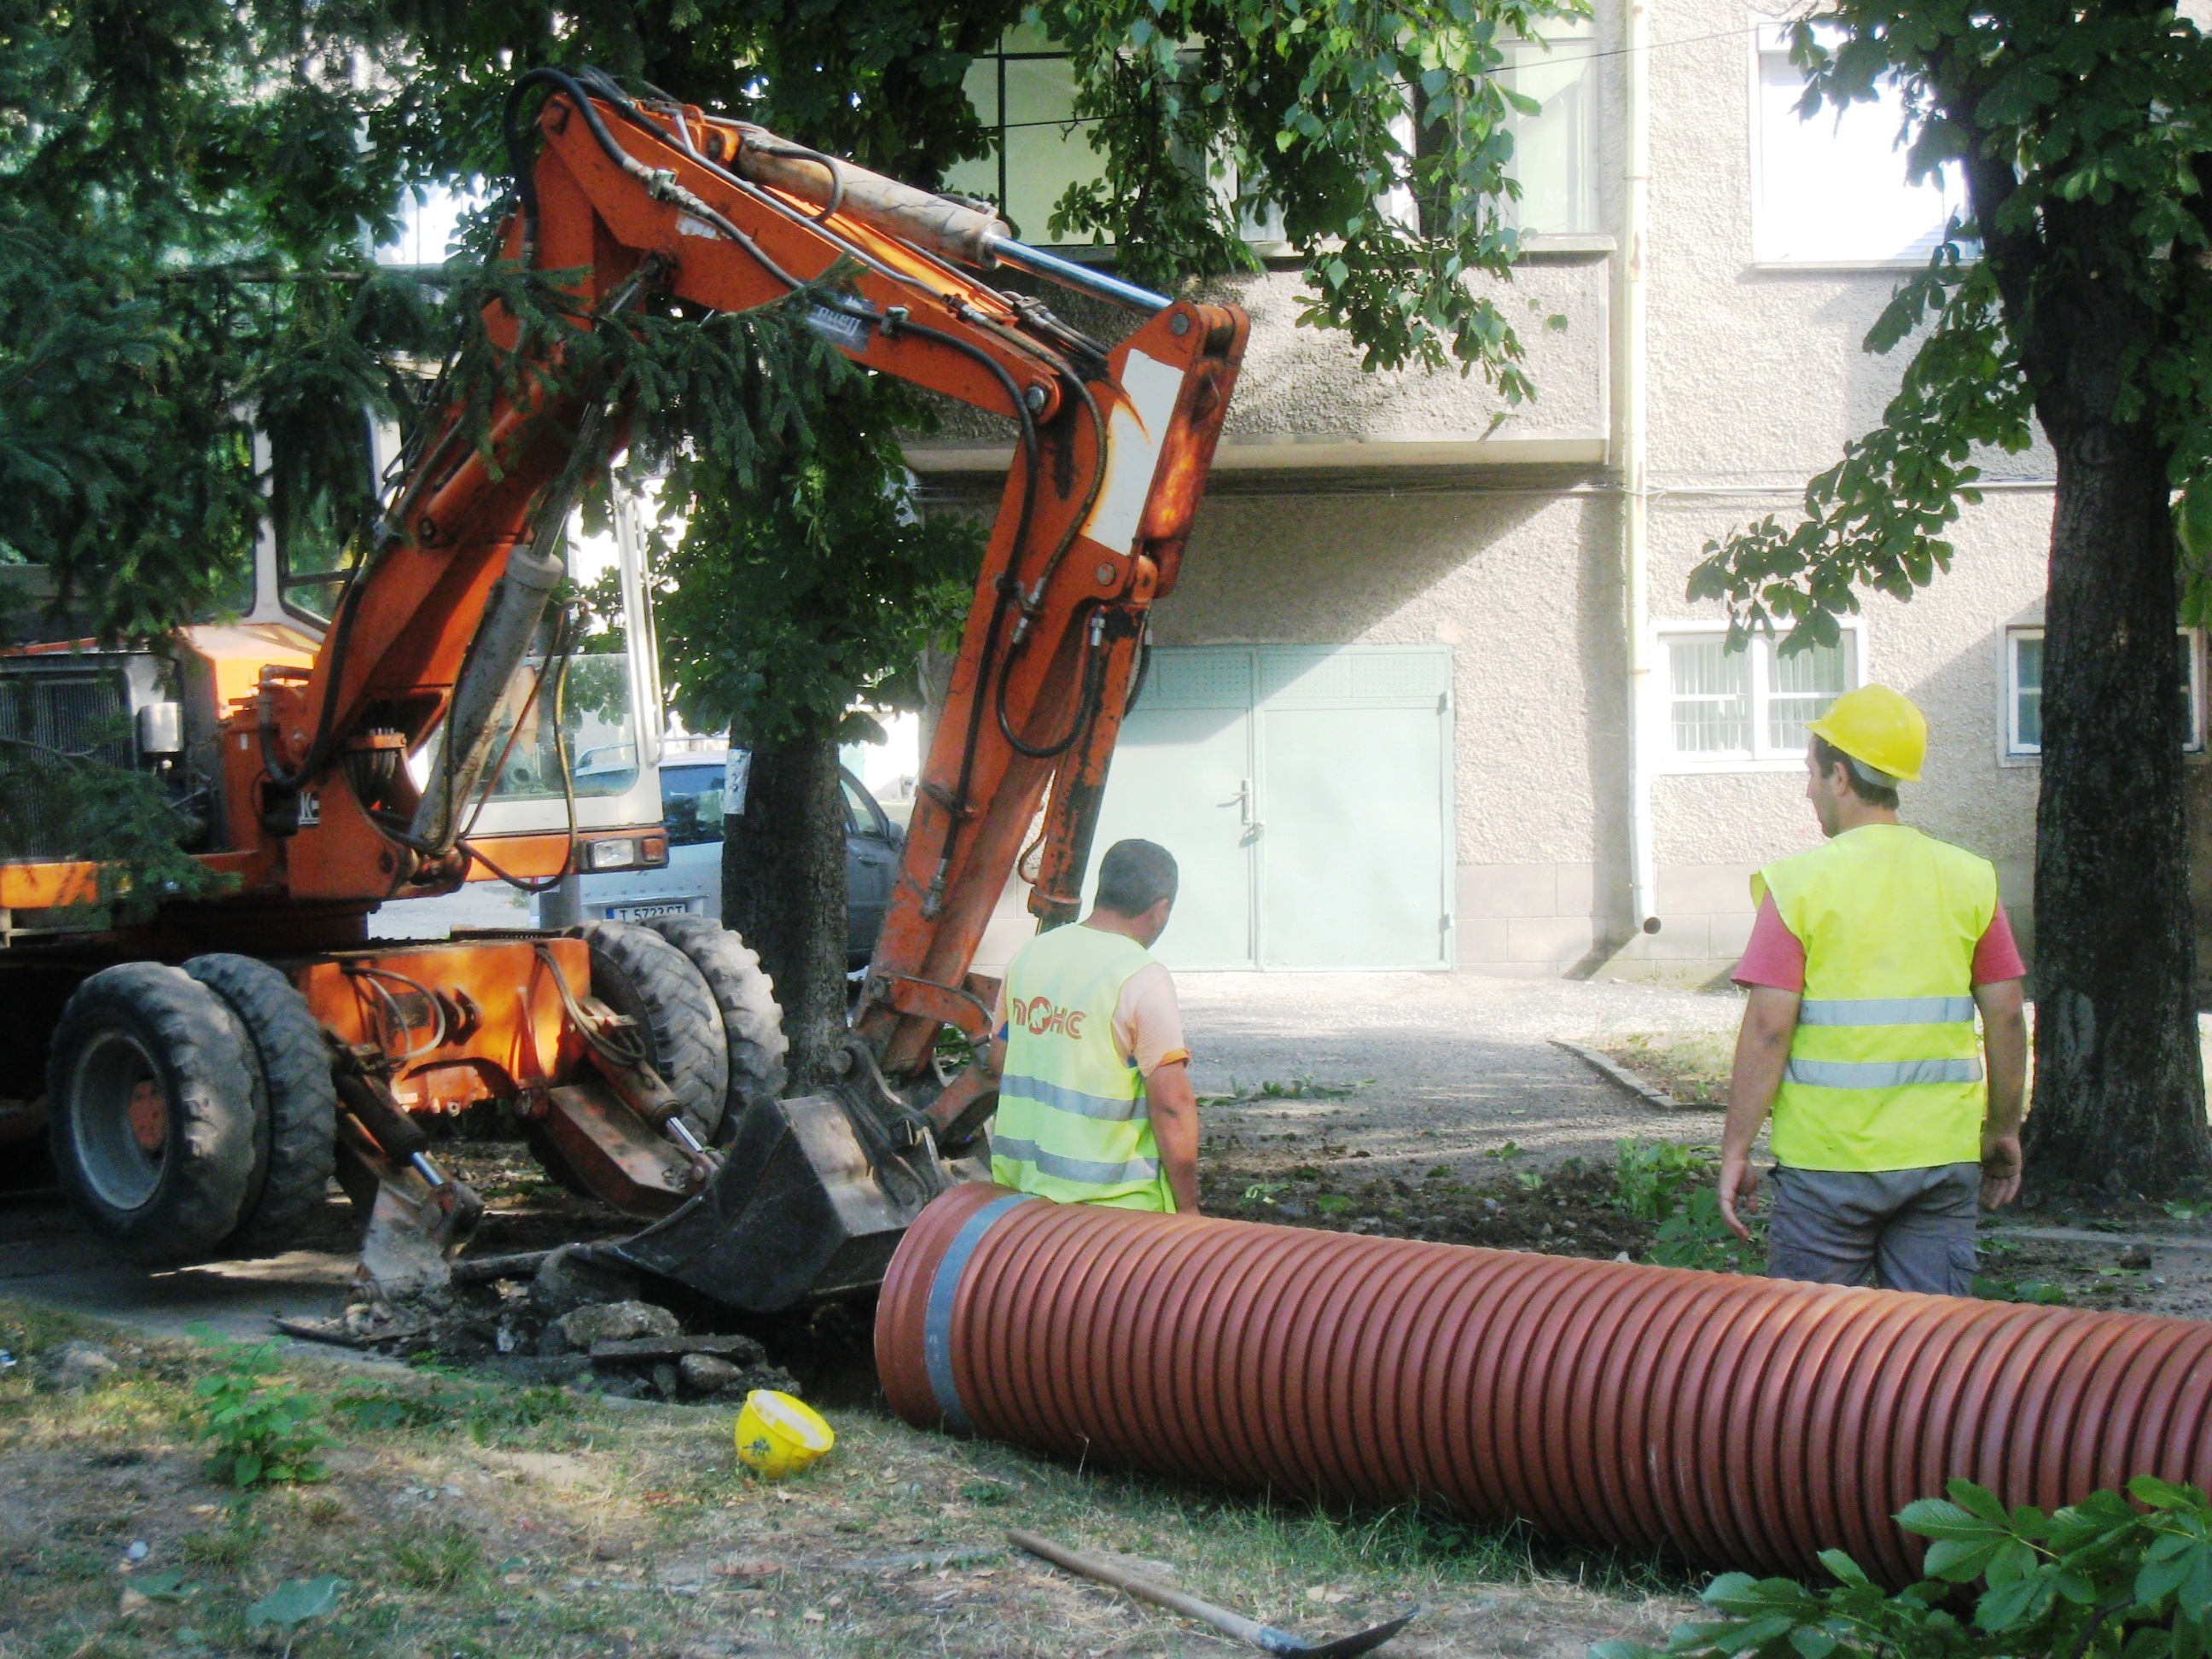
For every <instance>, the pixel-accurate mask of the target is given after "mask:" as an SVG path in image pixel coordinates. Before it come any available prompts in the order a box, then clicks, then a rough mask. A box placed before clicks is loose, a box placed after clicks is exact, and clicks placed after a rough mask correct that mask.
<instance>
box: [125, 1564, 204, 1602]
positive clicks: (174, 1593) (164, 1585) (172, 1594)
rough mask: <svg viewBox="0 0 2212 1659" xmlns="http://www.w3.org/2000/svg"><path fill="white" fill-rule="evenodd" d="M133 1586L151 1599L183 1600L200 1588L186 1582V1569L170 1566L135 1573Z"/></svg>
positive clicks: (132, 1579) (132, 1581) (132, 1587)
mask: <svg viewBox="0 0 2212 1659" xmlns="http://www.w3.org/2000/svg"><path fill="white" fill-rule="evenodd" d="M130 1582H131V1589H134V1590H136V1591H137V1592H138V1594H139V1595H143V1596H144V1597H146V1599H147V1600H148V1601H183V1600H184V1599H185V1597H186V1596H188V1595H191V1593H192V1592H193V1591H194V1590H196V1589H198V1588H199V1586H198V1585H197V1584H188V1583H185V1573H184V1569H183V1568H181V1567H168V1568H165V1569H164V1570H163V1571H160V1572H149V1573H141V1574H137V1575H135V1576H134V1577H132V1578H131V1581H130Z"/></svg>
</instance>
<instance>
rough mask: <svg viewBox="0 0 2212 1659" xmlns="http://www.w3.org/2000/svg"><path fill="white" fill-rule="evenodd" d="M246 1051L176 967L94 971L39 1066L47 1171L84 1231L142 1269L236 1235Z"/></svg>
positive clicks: (241, 1204) (132, 965)
mask: <svg viewBox="0 0 2212 1659" xmlns="http://www.w3.org/2000/svg"><path fill="white" fill-rule="evenodd" d="M254 1081H255V1079H254V1064H253V1058H252V1043H251V1042H250V1041H249V1040H248V1038H247V1037H246V1031H245V1028H244V1027H243V1026H241V1025H240V1023H239V1020H238V1017H237V1016H236V1015H235V1014H234V1013H232V1012H231V1011H230V1008H229V1006H228V1004H227V1003H225V1002H224V1001H223V1000H222V998H221V997H219V996H217V995H216V994H215V993H214V992H213V991H210V989H208V987H206V986H204V985H202V984H201V983H199V981H197V980H195V979H193V978H192V977H191V975H188V974H186V973H185V971H184V970H183V969H179V968H169V967H164V966H163V965H162V964H161V963H154V962H126V963H118V964H117V965H116V966H114V967H112V968H103V969H100V971H99V972H98V973H96V974H94V975H92V976H91V977H90V978H88V979H87V980H86V981H84V982H83V983H82V985H80V986H78V987H77V988H76V994H75V995H73V996H71V997H70V1000H69V1005H68V1006H66V1007H65V1008H64V1009H63V1010H62V1017H61V1023H60V1024H59V1025H58V1026H57V1027H56V1028H55V1030H54V1037H53V1048H52V1054H51V1056H50V1058H49V1060H48V1061H47V1067H46V1098H47V1106H48V1110H49V1112H50V1113H51V1115H52V1126H51V1128H50V1131H49V1133H51V1135H52V1144H53V1153H54V1170H55V1173H56V1174H57V1176H59V1178H60V1180H61V1183H62V1188H63V1190H64V1192H66V1193H67V1194H69V1195H70V1199H71V1200H73V1201H74V1202H75V1203H76V1206H77V1207H78V1208H79V1209H80V1210H82V1212H84V1214H85V1215H86V1216H87V1218H89V1219H90V1220H91V1222H92V1224H93V1225H94V1226H95V1227H96V1228H98V1229H99V1230H100V1231H101V1232H102V1233H104V1234H106V1236H107V1237H110V1238H112V1239H113V1240H114V1241H115V1242H116V1243H118V1244H120V1245H122V1246H123V1248H124V1249H126V1250H128V1251H129V1252H130V1253H131V1255H134V1256H136V1257H137V1259H138V1260H139V1261H143V1262H146V1263H148V1264H149V1265H161V1264H167V1263H173V1262H179V1261H191V1260H193V1259H194V1258H197V1257H202V1256H204V1255H207V1254H208V1253H209V1252H210V1250H212V1249H214V1248H215V1247H216V1245H218V1244H220V1243H222V1241H223V1240H224V1239H225V1238H228V1237H229V1236H230V1234H231V1231H232V1230H233V1229H234V1228H235V1227H236V1226H237V1225H238V1221H239V1217H240V1213H241V1212H243V1211H244V1209H245V1207H246V1194H247V1191H248V1189H249V1188H251V1186H252V1181H253V1168H254V1163H255V1139H256V1137H255V1133H254V1130H255V1122H254V1120H255V1116H256V1110H257V1103H256V1102H255V1099H254Z"/></svg>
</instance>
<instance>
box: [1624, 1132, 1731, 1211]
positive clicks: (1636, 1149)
mask: <svg viewBox="0 0 2212 1659" xmlns="http://www.w3.org/2000/svg"><path fill="white" fill-rule="evenodd" d="M1712 1164H1713V1155H1712V1152H1711V1151H1710V1150H1709V1149H1708V1148H1705V1147H1703V1146H1684V1145H1683V1144H1682V1143H1681V1142H1680V1141H1675V1140H1655V1141H1650V1142H1643V1141H1635V1140H1619V1141H1615V1142H1614V1143H1613V1186H1614V1188H1615V1191H1614V1194H1613V1207H1614V1208H1615V1209H1618V1210H1621V1211H1624V1212H1626V1213H1627V1214H1629V1215H1632V1216H1634V1217H1635V1218H1637V1219H1638V1221H1653V1222H1659V1221H1664V1220H1666V1219H1667V1218H1668V1217H1669V1216H1671V1215H1673V1214H1674V1212H1675V1210H1676V1209H1678V1208H1679V1207H1680V1205H1681V1202H1682V1194H1683V1193H1684V1191H1685V1190H1686V1189H1687V1188H1690V1187H1692V1186H1694V1185H1695V1184H1696V1183H1697V1182H1698V1181H1699V1178H1700V1177H1701V1176H1704V1175H1705V1171H1706V1170H1710V1169H1711V1167H1712Z"/></svg>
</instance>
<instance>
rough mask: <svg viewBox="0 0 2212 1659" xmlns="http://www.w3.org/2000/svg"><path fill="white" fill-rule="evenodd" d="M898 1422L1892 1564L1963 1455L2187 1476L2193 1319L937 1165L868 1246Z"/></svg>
mask: <svg viewBox="0 0 2212 1659" xmlns="http://www.w3.org/2000/svg"><path fill="white" fill-rule="evenodd" d="M876 1358H877V1364H878V1369H879V1370H880V1371H881V1374H882V1377H883V1383H884V1390H885V1392H886V1393H887V1394H888V1395H889V1396H890V1403H891V1406H892V1407H893V1408H894V1409H895V1410H896V1411H897V1412H898V1413H899V1414H900V1415H901V1416H902V1417H903V1418H905V1419H907V1421H908V1422H909V1423H914V1424H917V1425H936V1424H937V1423H939V1422H940V1421H942V1422H945V1423H946V1424H948V1425H951V1427H953V1428H956V1429H959V1430H963V1431H968V1432H972V1433H975V1434H980V1435H983V1436H987V1437H991V1438H994V1439H1001V1440H1008V1441H1012V1442H1014V1443H1018V1444H1020V1445H1024V1446H1029V1447H1032V1448H1034V1449H1036V1450H1039V1451H1044V1452H1051V1453H1057V1454H1060V1455H1066V1456H1074V1455H1087V1456H1089V1457H1090V1458H1091V1459H1092V1460H1093V1461H1097V1460H1100V1459H1103V1460H1106V1461H1109V1462H1116V1463H1120V1464H1122V1465H1125V1466H1130V1467H1134V1468H1142V1469H1148V1470H1151V1471H1152V1472H1154V1473H1156V1474H1165V1475H1172V1476H1177V1477H1182V1478H1186V1479H1192V1480H1203V1481H1208V1482H1214V1483H1218V1484H1220V1485H1223V1486H1230V1487H1233V1488H1238V1489H1243V1490H1247V1491H1260V1490H1272V1491H1273V1492H1280V1493H1286V1494H1298V1495H1302V1496H1307V1497H1315V1498H1338V1499H1349V1500H1353V1501H1357V1502H1361V1503H1369V1504H1387V1503H1395V1502H1400V1501H1402V1500H1405V1499H1407V1498H1413V1497H1416V1496H1422V1495H1426V1496H1433V1497H1437V1498H1442V1499H1443V1500H1444V1501H1446V1502H1447V1503H1449V1504H1451V1505H1452V1506H1453V1507H1454V1508H1455V1509H1457V1510H1459V1511H1461V1512H1462V1513H1463V1514H1466V1515H1468V1516H1472V1517H1474V1518H1478V1519H1481V1520H1486V1521H1491V1522H1498V1521H1503V1520H1504V1519H1506V1518H1507V1517H1509V1516H1526V1517H1528V1519H1529V1520H1530V1521H1533V1522H1535V1523H1536V1524H1538V1525H1539V1526H1541V1527H1542V1528H1546V1529H1547V1531H1549V1532H1551V1533H1552V1534H1555V1535H1557V1536H1559V1537H1562V1538H1567V1539H1573V1540H1577V1541H1582V1542H1585V1543H1589V1544H1622V1545H1627V1546H1630V1547H1650V1546H1655V1545H1658V1544H1662V1543H1667V1544H1671V1545H1673V1546H1674V1547H1676V1548H1677V1549H1679V1550H1680V1551H1681V1552H1683V1553H1686V1554H1687V1555H1689V1556H1690V1557H1692V1559H1697V1560H1699V1561H1702V1562H1705V1563H1708V1564H1710V1565H1717V1566H1718V1565H1725V1566H1730V1567H1738V1568H1743V1569H1747V1570H1751V1571H1787V1572H1796V1573H1806V1572H1810V1571H1816V1570H1817V1569H1816V1565H1815V1563H1814V1554H1815V1553H1816V1552H1818V1551H1820V1550H1822V1549H1826V1548H1834V1547H1840V1548H1843V1549H1845V1550H1848V1551H1850V1553H1851V1554H1852V1555H1853V1556H1855V1557H1857V1559H1858V1560H1859V1561H1860V1562H1861V1564H1862V1565H1864V1566H1866V1567H1867V1569H1868V1570H1869V1571H1871V1572H1875V1573H1876V1574H1878V1575H1880V1576H1882V1577H1887V1579H1889V1580H1890V1581H1891V1582H1893V1583H1904V1582H1907V1581H1909V1580H1910V1579H1911V1578H1912V1577H1914V1576H1915V1573H1914V1568H1915V1566H1916V1565H1917V1561H1918V1559H1919V1553H1920V1546H1919V1544H1918V1542H1917V1541H1915V1540H1913V1539H1911V1538H1910V1537H1908V1536H1907V1535H1906V1534H1904V1533H1902V1532H1901V1531H1899V1529H1898V1528H1897V1527H1896V1526H1895V1525H1894V1524H1893V1522H1892V1521H1891V1518H1890V1517H1891V1516H1893V1515H1894V1514H1895V1513H1896V1512H1897V1511H1898V1510H1900V1509H1902V1508H1903V1507H1904V1506H1905V1504H1907V1503H1909V1502H1911V1500H1912V1499H1913V1498H1922V1497H1928V1496H1931V1495H1936V1494H1940V1493H1941V1492H1942V1490H1943V1483H1944V1481H1945V1480H1947V1479H1948V1478H1949V1477H1951V1476H1954V1475H1965V1476H1966V1477H1967V1478H1968V1479H1969V1480H1975V1481H1978V1482H1979V1483H1980V1484H1981V1485H1983V1486H1987V1487H1989V1488H1990V1489H1991V1490H1992V1491H1994V1492H1996V1493H1997V1494H1998V1495H1999V1496H2000V1497H2002V1498H2003V1499H2004V1500H2005V1501H2006V1502H2007V1503H2008V1504H2021V1503H2027V1504H2038V1505H2039V1506H2041V1507H2042V1508H2044V1509H2045V1510H2049V1509H2052V1508H2055V1507H2057V1506H2058V1505H2059V1504H2064V1503H2068V1502H2071V1501H2074V1500H2076V1499H2078V1498H2081V1497H2083V1496H2085V1495H2086V1494H2087V1493H2088V1492H2092V1491H2093V1490H2094V1489H2096V1488H2097V1487H2100V1486H2117V1485H2118V1484H2120V1483H2121V1482H2123V1481H2124V1480H2126V1479H2127V1478H2128V1477H2130V1476H2131V1475H2135V1474H2156V1475H2160V1476H2162V1477H2163V1478H2165V1479H2166V1480H2176V1481H2188V1482H2191V1483H2193V1484H2195V1485H2197V1486H2200V1487H2205V1488H2208V1489H2212V1425H2208V1422H2207V1408H2208V1405H2212V1387H2208V1385H2212V1324H2205V1323H2200V1322H2197V1321H2194V1320H2180V1319H2157V1318H2152V1317H2149V1316H2143V1315H2136V1314H2117V1313H2112V1314H2100V1313H2082V1312H2076V1311H2074V1310H2068V1309H2062V1308H2041V1307H2022V1306H2015V1305H2010V1304H2001V1303H1990V1302H1975V1301H1966V1300H1958V1299H1953V1298H1948V1297H1929V1296H1907V1295H1903V1294H1899V1293H1895V1292H1891V1291H1855V1290H1845V1289H1842V1288H1839V1287H1837V1286H1832V1285H1799V1284H1791V1283H1786V1282H1781V1281H1774V1280H1768V1279H1739V1278H1733V1277H1729V1276H1728V1275H1724V1274H1717V1273H1685V1272H1680V1271H1678V1270H1675V1269H1672V1268H1667V1267H1634V1266H1631V1265H1629V1264H1627V1263H1626V1262H1613V1261H1579V1260H1576V1259H1572V1258H1569V1257H1564V1256H1547V1255H1524V1254H1521V1253H1517V1252H1513V1251H1505V1250H1482V1249H1467V1248H1464V1247H1462V1246H1458V1245H1451V1244H1425V1243H1413V1242H1411V1241H1407V1240H1401V1239H1383V1238H1363V1237H1353V1236H1349V1235H1346V1234H1341V1233H1327V1232H1315V1231H1305V1230H1303V1229H1298V1228H1291V1227H1268V1226H1260V1225H1254V1224H1252V1223H1249V1222H1240V1221H1217V1220H1209V1219H1201V1218H1197V1217H1188V1216H1159V1215H1146V1214H1139V1213H1136V1212H1131V1211H1127V1210H1109V1209H1097V1208H1093V1207H1091V1206H1085V1205H1055V1204H1052V1203H1048V1202H1046V1201H1043V1200H1036V1199H1022V1198H1018V1197H1017V1196H1015V1195H1014V1194H1011V1193H1008V1192H1006V1191H1005V1190H1004V1189H1003V1188H994V1187H987V1186H966V1187H960V1188H955V1189H954V1190H953V1191H951V1192H950V1193H947V1194H945V1196H944V1197H942V1198H940V1199H939V1200H937V1201H936V1202H935V1203H933V1204H932V1205H931V1206H929V1208H928V1209H927V1211H925V1212H923V1214H922V1216H921V1219H920V1220H918V1221H917V1222H915V1225H914V1226H913V1227H912V1228H911V1229H909V1230H908V1233H907V1235H906V1237H905V1240H904V1241H903V1242H902V1243H901V1244H900V1246H899V1249H898V1254H897V1255H896V1256H895V1257H894V1258H893V1259H892V1261H891V1266H890V1274H889V1276H888V1278H887V1279H885V1281H884V1291H883V1297H882V1300H881V1302H880V1304H878V1310H877V1314H876Z"/></svg>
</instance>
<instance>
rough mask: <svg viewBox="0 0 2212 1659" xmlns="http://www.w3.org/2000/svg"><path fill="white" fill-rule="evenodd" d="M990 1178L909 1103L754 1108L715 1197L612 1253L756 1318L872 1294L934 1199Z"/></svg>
mask: <svg viewBox="0 0 2212 1659" xmlns="http://www.w3.org/2000/svg"><path fill="white" fill-rule="evenodd" d="M987 1179H988V1175H987V1171H986V1170H984V1169H983V1168H982V1167H981V1164H979V1163H978V1162H977V1161H975V1160H973V1159H961V1160H958V1161H957V1162H955V1161H948V1160H946V1159H944V1158H939V1156H938V1153H937V1149H936V1147H935V1146H934V1144H933V1142H932V1140H931V1139H930V1137H929V1133H928V1132H927V1130H926V1129H925V1128H923V1127H921V1124H920V1123H919V1121H915V1119H914V1118H913V1117H912V1115H909V1114H908V1113H906V1112H905V1111H904V1109H903V1108H902V1107H901V1108H899V1109H897V1111H896V1113H894V1112H891V1111H886V1110H884V1109H883V1108H882V1107H881V1106H880V1105H879V1104H878V1103H876V1102H874V1101H872V1100H871V1099H870V1098H869V1097H868V1094H867V1091H866V1090H865V1089H864V1088H863V1087H860V1086H854V1085H843V1084H841V1085H837V1086H836V1087H834V1088H832V1089H830V1090H829V1091H825V1092H823V1093H821V1094H815V1095H804V1096H800V1097H797V1098H795V1099H790V1100H777V1101H771V1102H763V1103H757V1104H755V1105H753V1106H751V1107H750V1108H748V1109H746V1112H745V1115H744V1117H743V1118H742V1119H741V1120H740V1121H739V1122H738V1131H737V1134H736V1137H735V1139H732V1142H731V1144H730V1146H729V1148H728V1150H727V1151H726V1152H725V1154H724V1155H723V1158H722V1167H721V1170H720V1172H719V1173H718V1174H717V1175H716V1176H715V1177H714V1180H713V1181H712V1182H709V1183H708V1187H707V1188H706V1190H705V1191H704V1192H702V1193H701V1194H699V1195H698V1196H697V1197H696V1198H694V1199H692V1200H690V1202H688V1203H686V1204H685V1205H684V1206H683V1207H682V1208H681V1209H679V1210H678V1211H677V1212H675V1213H674V1214H672V1215H671V1216H669V1217H668V1218H666V1219H665V1220H663V1221H659V1222H656V1223H654V1224H653V1225H652V1226H650V1227H648V1228H647V1229H646V1230H645V1231H643V1232H641V1233H639V1234H637V1235H636V1236H635V1237H631V1238H628V1239H624V1240H623V1241H622V1242H621V1243H617V1244H614V1245H611V1246H609V1247H607V1248H608V1249H609V1250H610V1251H611V1254H613V1255H616V1256H617V1257H619V1258H620V1259H621V1260H623V1261H627V1262H629V1264H630V1265H632V1266H633V1267H642V1268H644V1269H645V1270H646V1271H647V1272H648V1273H659V1274H660V1275H661V1276H662V1277H664V1278H667V1279H675V1280H676V1281H677V1282H678V1283H679V1284H683V1285H690V1287H691V1288H692V1289H693V1290H696V1291H701V1292H702V1293H703V1294H705V1295H707V1296H710V1297H714V1299H715V1300H716V1301H718V1302H724V1303H727V1304H730V1305H731V1306H732V1307H735V1308H741V1309H744V1310H745V1311H747V1312H749V1313H775V1312H777V1311H780V1310H783V1309H786V1308H792V1307H796V1306H798V1305H799V1304H800V1303H802V1302H818V1301H826V1300H829V1299H831V1298H834V1297H838V1296H842V1295H848V1294H851V1293H853V1292H854V1291H866V1290H872V1289H874V1288H875V1287H876V1286H877V1285H880V1284H881V1283H882V1282H883V1277H884V1268H885V1267H887V1266H889V1264H890V1259H891V1252H892V1251H893V1250H895V1249H897V1248H898V1242H899V1238H900V1237H901V1236H902V1234H903V1233H904V1232H905V1231H906V1230H907V1227H908V1225H909V1224H910V1223H911V1222H912V1221H913V1220H914V1218H915V1217H916V1216H918V1215H920V1214H921V1212H922V1211H923V1209H924V1208H925V1207H927V1205H928V1203H929V1201H930V1200H932V1199H933V1198H935V1197H936V1196H937V1195H938V1194H939V1193H942V1192H944V1191H945V1189H946V1188H948V1187H951V1186H954V1185H957V1183H959V1182H963V1181H980V1180H987Z"/></svg>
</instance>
